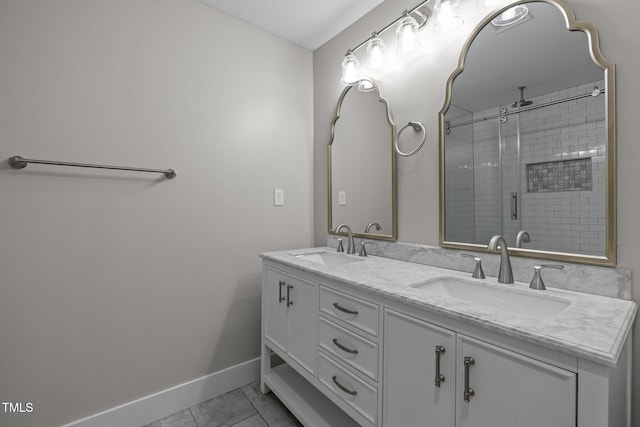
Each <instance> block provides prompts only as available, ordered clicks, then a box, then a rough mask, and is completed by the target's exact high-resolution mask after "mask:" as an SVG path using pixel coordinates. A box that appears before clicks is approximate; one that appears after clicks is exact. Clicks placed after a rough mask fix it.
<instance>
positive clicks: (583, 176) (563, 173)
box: [527, 157, 593, 193]
mask: <svg viewBox="0 0 640 427" xmlns="http://www.w3.org/2000/svg"><path fill="white" fill-rule="evenodd" d="M592 185H593V175H592V167H591V157H588V158H585V159H573V160H559V161H555V162H545V163H530V164H528V165H527V192H528V193H547V192H552V191H584V190H591V189H592Z"/></svg>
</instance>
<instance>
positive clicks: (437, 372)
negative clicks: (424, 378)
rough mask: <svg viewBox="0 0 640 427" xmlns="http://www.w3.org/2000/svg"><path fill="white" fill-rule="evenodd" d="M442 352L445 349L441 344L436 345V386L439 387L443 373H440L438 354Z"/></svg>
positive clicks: (442, 379) (442, 380)
mask: <svg viewBox="0 0 640 427" xmlns="http://www.w3.org/2000/svg"><path fill="white" fill-rule="evenodd" d="M444 352H445V349H444V347H443V346H441V345H437V346H436V387H440V384H442V383H443V382H444V375H442V374H441V373H440V355H441V354H443V353H444Z"/></svg>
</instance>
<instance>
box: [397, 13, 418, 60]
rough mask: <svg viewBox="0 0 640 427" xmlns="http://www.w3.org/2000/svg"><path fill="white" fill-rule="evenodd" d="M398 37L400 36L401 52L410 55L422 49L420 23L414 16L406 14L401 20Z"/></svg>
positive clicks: (399, 47)
mask: <svg viewBox="0 0 640 427" xmlns="http://www.w3.org/2000/svg"><path fill="white" fill-rule="evenodd" d="M396 35H397V36H398V51H399V52H403V53H409V52H413V51H415V50H418V49H419V48H420V43H418V22H417V21H416V20H415V18H414V17H413V16H410V15H409V14H406V15H405V16H404V18H402V19H401V20H400V24H398V29H397V31H396Z"/></svg>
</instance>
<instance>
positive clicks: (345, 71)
mask: <svg viewBox="0 0 640 427" xmlns="http://www.w3.org/2000/svg"><path fill="white" fill-rule="evenodd" d="M359 68H360V61H358V58H356V56H355V55H354V54H353V53H352V52H351V50H348V51H347V54H346V55H345V56H344V59H343V60H342V77H341V78H340V83H342V84H343V85H345V86H353V85H355V84H356V83H358V82H359V81H360V72H359Z"/></svg>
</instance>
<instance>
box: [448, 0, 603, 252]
mask: <svg viewBox="0 0 640 427" xmlns="http://www.w3.org/2000/svg"><path fill="white" fill-rule="evenodd" d="M516 6H517V7H518V8H520V9H522V8H524V9H526V14H525V17H523V18H521V19H520V20H519V21H518V20H516V22H514V23H512V24H511V25H506V26H505V25H502V26H500V25H495V23H496V22H499V20H498V19H496V18H498V17H500V16H502V15H503V12H504V14H506V15H508V16H513V14H514V11H513V10H510V9H509V8H505V9H503V10H501V11H499V13H497V14H494V15H493V16H490V17H488V18H487V19H486V20H485V21H483V24H482V25H481V26H480V27H479V29H478V30H477V31H476V32H475V34H474V35H472V36H471V38H470V40H469V41H468V42H467V45H466V46H465V49H464V50H463V54H462V56H461V59H460V66H459V68H458V70H456V72H455V73H454V74H453V75H452V77H451V78H450V79H449V83H448V88H447V89H448V91H447V92H448V99H447V103H446V105H445V108H443V112H442V113H441V118H440V120H441V122H440V124H441V199H442V200H441V209H442V212H441V245H442V246H445V247H456V248H466V249H478V250H483V249H484V248H485V247H486V244H487V242H489V240H490V238H491V236H493V235H495V234H501V235H503V236H504V237H505V239H506V241H507V244H508V246H509V248H510V250H512V251H514V252H516V253H517V254H518V255H524V256H533V257H539V258H550V257H551V258H554V259H564V260H570V261H576V262H586V263H594V264H614V263H615V222H614V221H615V213H614V210H615V198H614V189H615V186H614V184H615V183H614V177H615V174H614V173H613V172H614V170H615V169H614V167H615V162H614V161H615V159H614V154H615V150H614V149H613V148H614V144H615V141H614V132H613V129H614V122H613V120H614V118H613V113H614V110H613V108H614V102H613V101H614V99H613V96H614V84H613V83H614V82H613V78H614V76H613V65H612V64H610V63H609V62H607V61H606V60H605V59H604V58H603V57H602V55H601V54H600V52H599V49H598V46H597V33H596V32H595V29H593V27H591V26H590V25H589V24H585V23H581V22H575V19H574V17H573V13H572V12H571V10H570V9H569V8H568V6H567V5H566V4H564V3H560V2H555V1H553V2H521V3H519V4H517V5H516ZM510 7H513V5H511V6H510ZM569 28H570V29H572V30H573V31H570V30H569ZM589 31H590V33H589V34H590V37H589V36H588V35H587V33H588V32H589ZM594 34H595V36H594ZM594 58H595V59H597V60H598V61H597V62H594Z"/></svg>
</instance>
